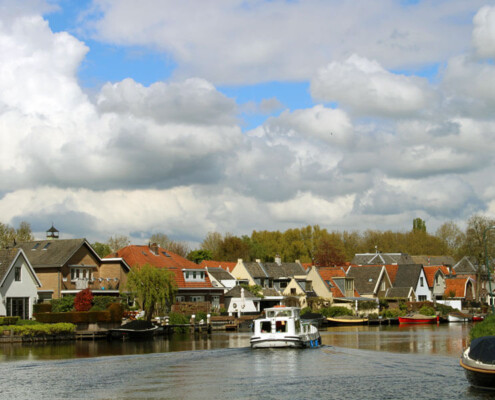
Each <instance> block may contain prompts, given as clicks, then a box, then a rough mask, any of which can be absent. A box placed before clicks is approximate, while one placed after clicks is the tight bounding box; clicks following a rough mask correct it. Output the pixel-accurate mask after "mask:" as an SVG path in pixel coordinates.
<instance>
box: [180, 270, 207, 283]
mask: <svg viewBox="0 0 495 400" xmlns="http://www.w3.org/2000/svg"><path fill="white" fill-rule="evenodd" d="M182 272H183V274H184V280H185V281H186V282H204V281H205V271H194V270H193V271H191V270H183V271H182Z"/></svg>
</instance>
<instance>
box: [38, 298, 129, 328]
mask: <svg viewBox="0 0 495 400" xmlns="http://www.w3.org/2000/svg"><path fill="white" fill-rule="evenodd" d="M122 314H123V308H122V304H119V303H112V304H110V306H109V307H108V308H107V309H106V310H105V311H71V312H53V313H38V314H35V315H34V317H35V318H36V320H37V321H39V322H44V323H47V324H53V323H57V322H68V323H72V324H77V323H95V322H121V321H122Z"/></svg>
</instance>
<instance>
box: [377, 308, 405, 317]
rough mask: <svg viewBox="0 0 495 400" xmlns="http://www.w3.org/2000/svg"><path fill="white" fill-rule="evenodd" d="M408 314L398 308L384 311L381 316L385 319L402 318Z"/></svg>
mask: <svg viewBox="0 0 495 400" xmlns="http://www.w3.org/2000/svg"><path fill="white" fill-rule="evenodd" d="M405 314H406V312H405V311H404V310H400V309H397V308H389V309H387V310H383V311H382V312H381V313H380V315H381V316H382V317H383V318H398V317H401V316H403V315H405Z"/></svg>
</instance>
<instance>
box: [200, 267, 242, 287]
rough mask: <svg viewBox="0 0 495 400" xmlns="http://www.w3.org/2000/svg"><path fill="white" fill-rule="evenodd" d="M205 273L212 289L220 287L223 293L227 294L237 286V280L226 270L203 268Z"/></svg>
mask: <svg viewBox="0 0 495 400" xmlns="http://www.w3.org/2000/svg"><path fill="white" fill-rule="evenodd" d="M205 271H206V273H207V274H208V276H209V278H210V281H211V284H212V285H213V286H214V287H222V288H223V290H224V292H228V291H229V290H230V289H232V288H233V287H235V286H236V285H237V283H238V282H237V279H235V277H234V276H233V275H232V274H231V273H230V272H228V271H227V270H225V269H223V268H220V267H216V268H215V267H205Z"/></svg>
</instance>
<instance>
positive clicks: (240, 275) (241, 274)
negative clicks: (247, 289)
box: [231, 260, 256, 285]
mask: <svg viewBox="0 0 495 400" xmlns="http://www.w3.org/2000/svg"><path fill="white" fill-rule="evenodd" d="M231 274H232V275H233V276H234V277H235V278H236V279H239V280H247V281H249V284H250V285H256V282H255V281H254V280H253V278H252V276H251V274H250V273H249V272H248V271H247V269H246V267H245V266H244V263H243V262H242V260H239V261H237V264H236V265H235V267H234V269H233V270H232V272H231Z"/></svg>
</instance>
